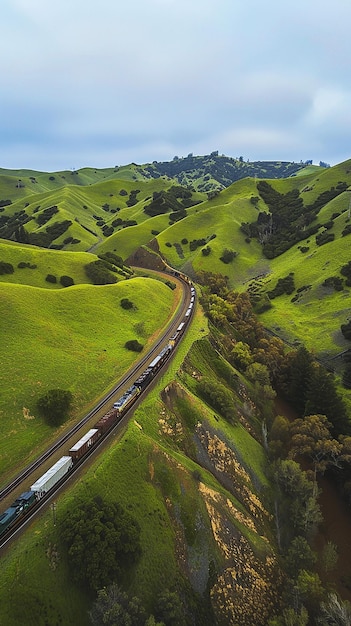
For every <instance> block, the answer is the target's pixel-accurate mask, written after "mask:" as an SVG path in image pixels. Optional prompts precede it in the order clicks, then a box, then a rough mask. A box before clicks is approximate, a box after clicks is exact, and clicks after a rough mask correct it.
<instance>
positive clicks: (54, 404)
mask: <svg viewBox="0 0 351 626" xmlns="http://www.w3.org/2000/svg"><path fill="white" fill-rule="evenodd" d="M72 400H73V395H72V393H71V392H70V391H69V390H66V389H50V390H49V391H47V392H46V393H45V394H44V395H43V396H41V397H40V398H39V399H38V402H37V407H38V411H39V413H40V415H42V417H43V418H44V420H45V421H46V422H47V423H48V424H50V426H60V425H61V424H63V422H64V421H65V420H66V419H67V417H68V413H69V410H70V408H71V404H72Z"/></svg>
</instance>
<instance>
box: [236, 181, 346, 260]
mask: <svg viewBox="0 0 351 626" xmlns="http://www.w3.org/2000/svg"><path fill="white" fill-rule="evenodd" d="M346 188H347V183H344V182H340V183H338V184H337V185H336V187H332V188H331V189H330V190H327V191H324V192H323V193H321V194H320V195H319V196H318V198H317V199H316V200H315V201H314V202H313V203H312V204H310V205H306V206H304V204H303V201H302V198H301V196H300V193H299V190H298V189H292V190H291V191H288V192H287V193H286V194H281V193H279V192H278V191H276V190H275V189H273V187H272V186H271V185H270V184H269V183H267V182H266V181H264V180H263V181H259V182H258V183H257V190H258V191H259V193H260V196H261V198H262V199H263V200H264V202H265V203H266V205H267V206H268V208H269V211H270V212H269V213H265V212H260V213H259V214H258V217H257V220H256V222H253V223H243V224H242V225H241V230H242V231H243V232H244V233H245V234H246V235H247V236H248V237H249V238H252V237H255V238H257V239H258V241H259V242H260V243H261V244H262V249H263V254H264V255H265V256H266V257H267V258H270V259H271V258H274V257H276V256H279V255H280V254H282V253H283V252H285V251H286V250H288V249H289V248H290V247H291V246H292V245H294V244H295V243H297V242H298V241H301V240H303V239H307V238H308V237H310V236H311V235H313V234H315V233H316V232H317V231H318V229H319V228H320V225H318V224H314V225H311V224H312V222H313V221H314V220H315V218H316V216H317V215H318V212H319V211H320V209H321V208H322V206H324V205H325V204H326V203H327V202H329V201H330V200H332V199H333V198H335V197H336V196H338V195H339V194H341V193H343V192H344V191H345V189H346ZM333 220H334V217H332V219H331V220H330V221H329V223H328V224H327V225H324V226H325V228H326V230H329V229H330V228H331V227H332V226H333V224H334V221H333ZM326 230H325V231H323V232H322V233H321V234H320V235H317V237H316V242H317V244H318V245H323V244H324V243H327V242H328V241H332V239H334V234H333V233H326Z"/></svg>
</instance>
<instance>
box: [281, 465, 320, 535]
mask: <svg viewBox="0 0 351 626" xmlns="http://www.w3.org/2000/svg"><path fill="white" fill-rule="evenodd" d="M274 478H275V482H276V485H277V497H276V506H275V509H276V525H277V533H278V543H279V544H280V546H283V545H284V546H285V545H289V544H290V541H291V540H292V538H293V537H294V536H297V535H301V536H304V537H308V536H309V535H310V534H311V533H312V532H313V531H314V530H315V528H316V527H317V525H318V524H319V523H320V522H321V521H322V515H321V511H320V507H319V504H318V489H317V486H316V483H315V481H313V480H310V479H309V477H308V474H307V472H304V471H303V470H302V469H301V468H300V466H299V464H298V463H296V462H295V461H292V460H290V459H287V460H283V461H279V462H278V463H277V464H276V469H275V473H274Z"/></svg>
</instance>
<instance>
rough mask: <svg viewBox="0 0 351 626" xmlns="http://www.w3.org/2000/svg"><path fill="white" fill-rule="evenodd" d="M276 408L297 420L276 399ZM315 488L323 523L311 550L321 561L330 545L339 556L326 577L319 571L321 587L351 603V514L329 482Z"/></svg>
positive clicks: (321, 479) (321, 480)
mask: <svg viewBox="0 0 351 626" xmlns="http://www.w3.org/2000/svg"><path fill="white" fill-rule="evenodd" d="M275 407H276V413H277V415H284V416H285V417H287V418H288V419H290V420H293V419H296V418H297V417H298V415H297V414H296V412H295V411H294V410H293V409H292V408H291V407H290V406H289V405H288V404H287V403H286V402H284V400H282V399H280V398H277V399H276V402H275ZM318 485H319V488H320V489H321V495H320V496H319V504H320V507H321V511H322V515H323V522H322V524H321V526H320V528H319V531H318V533H317V535H316V537H315V539H314V549H315V550H316V551H317V552H318V554H319V557H320V558H319V560H321V555H322V551H323V548H324V546H325V545H326V544H327V542H329V541H330V542H332V543H333V544H334V545H335V546H336V548H337V553H338V560H337V564H336V567H335V568H334V569H332V570H331V571H330V572H328V573H326V572H325V569H324V568H320V570H319V574H320V576H321V578H322V580H323V583H325V584H326V583H328V586H331V588H332V589H334V590H335V591H337V593H338V594H339V595H340V597H341V598H342V599H343V600H348V601H349V602H351V510H350V508H348V507H347V506H346V504H345V503H344V501H343V500H342V499H341V498H340V495H339V493H338V491H337V489H336V486H335V484H334V483H333V481H332V480H331V479H330V478H328V477H327V476H321V477H319V478H318Z"/></svg>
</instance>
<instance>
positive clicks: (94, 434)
mask: <svg viewBox="0 0 351 626" xmlns="http://www.w3.org/2000/svg"><path fill="white" fill-rule="evenodd" d="M195 293H196V292H195V289H194V287H191V301H190V305H189V307H188V309H187V311H186V313H185V316H184V319H183V321H182V322H181V323H180V324H179V326H178V328H177V330H176V332H175V334H174V335H173V336H172V337H171V338H170V339H169V342H168V344H167V345H166V347H165V348H163V349H162V350H161V352H160V353H159V354H158V355H157V356H156V357H155V358H154V359H153V360H152V361H151V363H150V364H149V365H148V367H147V368H146V370H145V371H144V372H143V373H142V374H141V375H140V376H139V377H138V378H137V379H136V380H135V381H134V383H133V384H132V385H131V386H130V387H129V389H127V391H126V392H125V393H124V394H123V395H122V396H121V397H120V398H119V399H118V400H117V401H116V402H115V403H114V404H113V406H112V407H111V408H110V409H109V410H108V411H107V413H105V415H103V416H102V417H101V418H100V419H99V420H98V421H97V422H96V424H95V425H94V426H93V428H91V429H90V430H89V431H88V432H87V433H85V435H83V437H81V438H80V439H79V441H77V443H76V444H75V445H74V446H72V448H70V450H69V451H68V454H67V455H66V456H63V457H61V458H60V459H59V460H58V461H57V462H56V463H55V464H54V465H53V466H52V467H50V469H48V470H47V471H46V472H45V474H43V475H42V476H41V477H40V478H38V479H37V480H36V481H35V483H33V485H31V487H30V490H29V491H26V492H24V493H22V494H21V495H20V496H19V497H18V498H17V499H16V500H15V501H14V502H13V503H12V504H11V506H10V507H9V508H8V509H6V511H4V512H3V513H1V514H0V537H1V536H2V535H3V534H4V533H5V532H6V531H7V530H10V529H11V527H12V526H14V525H15V523H16V521H18V520H19V518H21V517H22V516H24V515H26V514H27V512H28V511H29V510H30V509H31V508H32V507H33V506H34V505H35V504H36V503H37V502H38V501H39V500H41V499H42V498H43V497H44V496H45V495H46V494H47V493H48V492H49V491H50V490H51V489H52V488H53V487H54V486H55V485H57V483H58V482H59V481H60V480H61V479H63V478H64V476H65V475H66V474H67V473H68V472H70V471H71V470H72V468H73V467H74V465H76V464H77V463H78V462H79V461H80V460H81V459H83V458H84V457H85V455H87V454H88V453H89V452H91V450H92V449H93V448H94V446H95V445H96V443H97V441H98V440H99V439H100V438H101V437H103V436H105V435H106V434H107V433H108V432H109V431H110V430H111V429H112V428H113V427H114V426H115V425H116V424H117V423H118V422H119V421H120V420H121V419H122V417H123V416H124V414H125V413H126V412H127V410H128V409H129V408H130V407H131V406H132V404H134V402H135V401H136V399H137V398H138V397H139V395H140V394H141V393H142V392H143V391H144V389H145V388H146V387H147V386H148V385H149V384H150V383H151V381H152V379H153V378H154V377H155V375H156V374H157V372H158V371H159V370H160V368H161V367H162V365H163V364H164V363H165V361H166V360H167V359H168V357H169V356H170V354H171V352H172V351H173V349H174V347H175V346H176V344H177V343H178V341H179V340H180V338H181V336H182V334H183V332H184V330H185V327H186V325H187V323H188V322H189V320H190V317H191V313H192V310H193V307H194V302H195Z"/></svg>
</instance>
